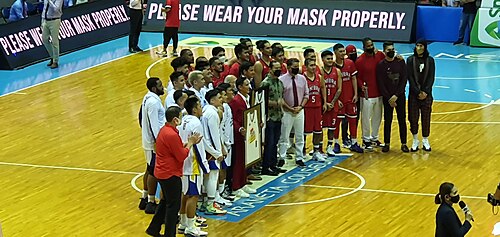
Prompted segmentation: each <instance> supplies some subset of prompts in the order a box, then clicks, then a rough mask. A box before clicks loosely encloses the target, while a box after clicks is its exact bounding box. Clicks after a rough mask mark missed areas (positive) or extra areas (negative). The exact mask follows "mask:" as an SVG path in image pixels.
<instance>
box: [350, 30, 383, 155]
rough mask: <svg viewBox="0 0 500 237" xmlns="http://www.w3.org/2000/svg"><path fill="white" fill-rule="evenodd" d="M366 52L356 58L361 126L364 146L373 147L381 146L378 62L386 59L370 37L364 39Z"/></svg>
mask: <svg viewBox="0 0 500 237" xmlns="http://www.w3.org/2000/svg"><path fill="white" fill-rule="evenodd" d="M363 50H364V53H363V54H361V56H359V58H358V60H356V69H358V86H359V87H361V89H362V94H361V98H360V100H361V128H362V137H363V148H365V149H372V146H380V141H379V128H380V123H381V121H382V107H383V102H382V95H381V94H380V91H379V88H378V84H377V64H378V63H379V62H380V61H382V60H384V58H385V54H384V53H383V52H381V51H375V46H374V45H373V41H372V40H371V39H370V38H364V39H363Z"/></svg>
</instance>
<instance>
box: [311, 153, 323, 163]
mask: <svg viewBox="0 0 500 237" xmlns="http://www.w3.org/2000/svg"><path fill="white" fill-rule="evenodd" d="M312 159H313V160H317V161H319V162H325V161H326V160H325V158H324V157H323V155H321V154H320V153H319V152H314V154H313V155H312Z"/></svg>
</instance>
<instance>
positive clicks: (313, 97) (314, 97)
mask: <svg viewBox="0 0 500 237" xmlns="http://www.w3.org/2000/svg"><path fill="white" fill-rule="evenodd" d="M311 101H312V102H313V103H316V96H315V95H313V96H312V97H311Z"/></svg>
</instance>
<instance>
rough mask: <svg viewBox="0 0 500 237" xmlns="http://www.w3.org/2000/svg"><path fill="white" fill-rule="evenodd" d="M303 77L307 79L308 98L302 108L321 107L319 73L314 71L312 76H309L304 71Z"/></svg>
mask: <svg viewBox="0 0 500 237" xmlns="http://www.w3.org/2000/svg"><path fill="white" fill-rule="evenodd" d="M304 77H305V78H306V81H307V87H309V99H308V100H307V103H306V105H305V106H304V108H317V107H321V81H320V78H319V74H317V73H314V78H309V77H307V76H306V74H305V73H304Z"/></svg>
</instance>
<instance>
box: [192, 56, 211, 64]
mask: <svg viewBox="0 0 500 237" xmlns="http://www.w3.org/2000/svg"><path fill="white" fill-rule="evenodd" d="M199 62H208V58H207V57H205V56H199V57H197V58H196V60H195V62H194V63H195V64H198V63H199Z"/></svg>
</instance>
